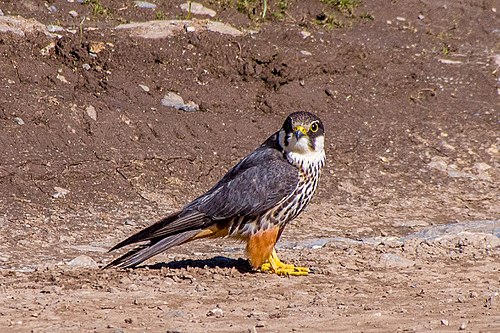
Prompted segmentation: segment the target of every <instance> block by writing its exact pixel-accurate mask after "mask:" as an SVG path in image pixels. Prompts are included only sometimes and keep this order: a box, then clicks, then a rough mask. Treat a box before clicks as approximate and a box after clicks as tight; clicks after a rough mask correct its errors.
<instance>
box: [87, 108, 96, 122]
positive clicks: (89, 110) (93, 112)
mask: <svg viewBox="0 0 500 333" xmlns="http://www.w3.org/2000/svg"><path fill="white" fill-rule="evenodd" d="M85 112H86V113H87V115H88V116H89V117H90V118H91V119H92V120H94V121H96V120H97V111H96V109H95V107H93V106H92V105H89V106H87V107H86V108H85Z"/></svg>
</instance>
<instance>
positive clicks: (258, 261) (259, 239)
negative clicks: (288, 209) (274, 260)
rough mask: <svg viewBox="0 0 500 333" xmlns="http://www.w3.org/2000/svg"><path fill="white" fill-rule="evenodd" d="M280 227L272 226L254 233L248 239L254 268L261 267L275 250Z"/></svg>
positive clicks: (249, 257)
mask: <svg viewBox="0 0 500 333" xmlns="http://www.w3.org/2000/svg"><path fill="white" fill-rule="evenodd" d="M278 233H279V228H272V229H268V230H265V231H261V232H258V233H256V234H255V235H252V236H250V237H249V238H248V241H247V254H248V259H249V260H250V264H251V265H252V267H253V268H254V269H259V268H260V267H261V266H262V264H263V263H265V262H266V261H267V260H268V258H269V257H270V255H271V253H272V252H273V249H274V245H275V244H276V241H277V238H278Z"/></svg>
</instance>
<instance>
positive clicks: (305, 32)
mask: <svg viewBox="0 0 500 333" xmlns="http://www.w3.org/2000/svg"><path fill="white" fill-rule="evenodd" d="M300 34H301V35H302V38H307V37H309V36H311V33H310V32H309V31H305V30H302V31H301V32H300Z"/></svg>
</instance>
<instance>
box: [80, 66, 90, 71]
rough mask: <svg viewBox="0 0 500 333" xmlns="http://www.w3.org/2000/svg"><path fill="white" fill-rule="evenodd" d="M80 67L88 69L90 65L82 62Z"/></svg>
mask: <svg viewBox="0 0 500 333" xmlns="http://www.w3.org/2000/svg"><path fill="white" fill-rule="evenodd" d="M82 68H83V69H85V70H86V71H88V70H90V65H89V64H83V65H82Z"/></svg>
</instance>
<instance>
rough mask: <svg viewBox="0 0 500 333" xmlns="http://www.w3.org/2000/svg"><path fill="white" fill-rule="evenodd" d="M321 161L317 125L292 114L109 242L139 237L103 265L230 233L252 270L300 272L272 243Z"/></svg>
mask: <svg viewBox="0 0 500 333" xmlns="http://www.w3.org/2000/svg"><path fill="white" fill-rule="evenodd" d="M324 164H325V151H324V127H323V123H322V122H321V120H320V119H319V118H318V117H317V116H316V115H314V114H312V113H310V112H303V111H300V112H294V113H292V114H290V115H289V116H288V117H287V118H286V120H285V122H284V123H283V126H282V127H281V129H280V130H278V131H277V132H275V133H274V134H273V135H271V136H270V137H269V138H268V139H267V140H266V141H265V142H264V143H263V144H262V145H261V146H260V147H258V148H257V149H256V150H254V151H253V152H251V153H250V154H249V155H248V156H246V157H245V158H243V159H242V160H241V161H240V162H239V163H237V164H236V165H235V166H234V167H233V168H232V169H230V170H229V171H228V172H227V173H226V174H225V175H224V177H222V179H220V180H219V182H217V183H216V184H215V185H214V186H213V187H212V188H211V189H209V190H208V191H207V192H206V193H204V194H203V195H201V196H199V197H198V198H196V199H194V200H193V201H192V202H190V203H188V204H187V205H186V206H184V208H182V209H181V210H179V211H177V212H174V213H172V214H170V215H168V216H166V217H165V218H163V219H162V220H160V221H158V222H156V223H154V224H152V225H151V226H149V227H147V228H145V229H143V230H141V231H139V232H138V233H136V234H134V235H132V236H130V237H129V238H127V239H125V240H123V241H122V242H120V243H118V244H116V245H115V246H114V247H113V248H111V249H110V251H113V250H116V249H119V248H121V247H124V246H126V245H129V244H135V243H141V242H142V243H141V245H139V246H138V247H136V248H134V249H132V250H130V251H129V252H128V253H125V254H124V255H123V256H121V257H119V258H117V259H115V260H114V261H112V262H111V263H109V264H108V265H107V266H106V267H105V268H107V267H112V266H115V267H122V268H125V267H134V266H137V265H138V264H140V263H142V262H143V261H145V260H147V259H149V258H151V257H153V256H155V255H157V254H159V253H161V252H163V251H165V250H167V249H170V248H171V247H173V246H176V245H180V244H184V243H186V242H190V241H192V240H195V239H200V238H206V237H231V238H235V239H238V240H241V241H244V242H246V253H247V256H248V259H249V262H250V265H251V266H252V268H253V269H255V270H260V271H263V272H269V273H274V274H278V275H307V274H308V273H309V269H308V268H306V267H296V266H294V265H290V264H285V263H283V262H282V261H281V260H280V259H279V258H278V255H277V254H276V250H275V245H276V242H277V241H278V240H279V238H280V236H281V234H282V232H283V230H284V228H285V226H286V225H287V223H288V222H290V221H291V220H293V219H294V218H296V217H297V216H298V215H299V214H300V213H301V212H302V211H303V210H304V208H306V206H307V205H308V204H309V202H310V201H311V199H312V197H313V195H314V192H315V191H316V188H317V186H318V181H319V178H320V174H321V170H322V168H323V166H324Z"/></svg>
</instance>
